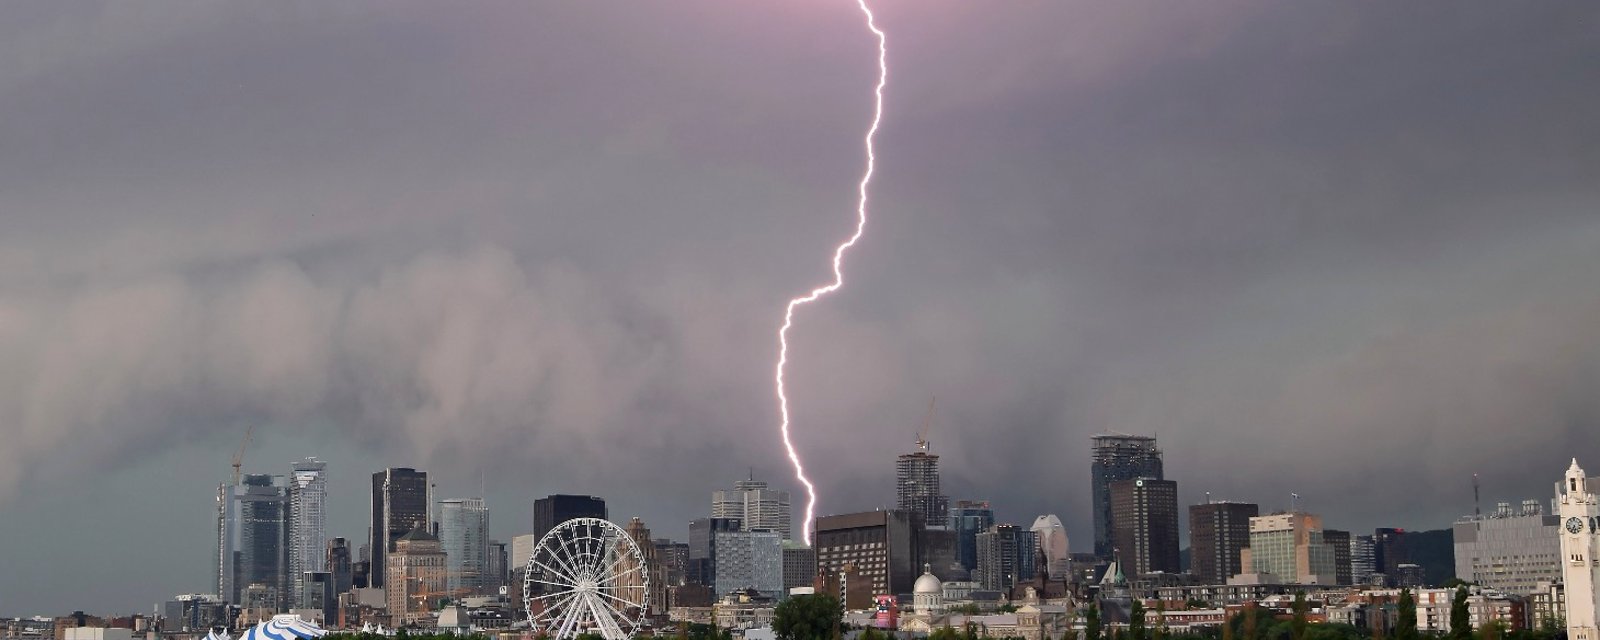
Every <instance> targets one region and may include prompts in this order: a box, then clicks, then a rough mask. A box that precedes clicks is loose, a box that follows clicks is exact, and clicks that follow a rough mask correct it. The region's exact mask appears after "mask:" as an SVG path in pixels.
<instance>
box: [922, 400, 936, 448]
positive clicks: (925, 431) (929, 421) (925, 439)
mask: <svg viewBox="0 0 1600 640" xmlns="http://www.w3.org/2000/svg"><path fill="white" fill-rule="evenodd" d="M938 400H939V398H938V396H934V395H929V396H928V417H926V418H923V420H922V429H921V430H919V431H917V449H919V450H921V451H922V452H923V453H927V452H928V446H929V445H930V444H932V443H930V442H928V427H929V426H930V425H932V424H933V403H935V402H937V401H938Z"/></svg>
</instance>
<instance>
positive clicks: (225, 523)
mask: <svg viewBox="0 0 1600 640" xmlns="http://www.w3.org/2000/svg"><path fill="white" fill-rule="evenodd" d="M288 491H289V488H288V480H287V479H286V478H284V476H274V475H254V474H247V475H245V476H243V477H242V478H241V479H240V481H239V484H223V485H220V486H219V487H218V488H217V593H218V595H219V596H220V597H221V598H222V599H223V600H226V601H228V602H230V603H234V604H243V603H244V594H245V590H246V589H248V588H249V587H251V585H260V589H258V590H257V591H258V592H259V593H268V594H270V597H269V599H270V600H271V602H270V603H268V604H269V606H271V607H272V608H274V609H280V608H282V607H283V606H284V605H286V604H287V603H288V602H289V600H288V599H287V598H288V597H289V594H290V591H289V588H290V585H291V582H290V579H289V554H288V550H287V546H288V542H289V493H288Z"/></svg>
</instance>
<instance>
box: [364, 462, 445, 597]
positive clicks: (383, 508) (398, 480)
mask: <svg viewBox="0 0 1600 640" xmlns="http://www.w3.org/2000/svg"><path fill="white" fill-rule="evenodd" d="M429 494H430V487H429V485H428V473H427V472H426V471H417V470H416V469H412V468H409V467H393V468H389V469H384V470H383V471H379V472H377V473H374V474H372V527H371V529H370V530H369V531H370V533H371V538H370V539H369V540H368V544H369V545H371V546H370V547H369V550H370V553H371V554H372V564H371V568H370V570H369V574H368V575H369V576H370V579H371V581H372V586H374V587H381V586H384V584H383V583H384V580H385V576H386V575H387V571H386V569H385V564H384V563H385V558H386V557H387V556H388V554H389V552H390V551H391V550H393V549H394V543H395V541H396V540H399V539H400V536H403V535H405V534H406V533H407V532H409V531H411V530H412V529H417V528H423V529H426V528H427V527H428V525H429V523H430V522H431V521H432V519H431V518H430V514H429V506H430V502H431V501H430V500H429Z"/></svg>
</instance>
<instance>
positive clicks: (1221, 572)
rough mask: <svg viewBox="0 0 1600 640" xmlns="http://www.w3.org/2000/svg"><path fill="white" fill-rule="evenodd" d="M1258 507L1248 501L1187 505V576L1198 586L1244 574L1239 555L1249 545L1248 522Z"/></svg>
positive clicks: (1224, 581)
mask: <svg viewBox="0 0 1600 640" xmlns="http://www.w3.org/2000/svg"><path fill="white" fill-rule="evenodd" d="M1258 515H1261V507H1259V506H1257V505H1254V504H1250V503H1247V502H1208V503H1206V504H1196V505H1190V506H1189V573H1192V574H1194V575H1195V576H1196V577H1198V578H1199V579H1200V583H1201V584H1227V582H1228V578H1231V577H1233V576H1235V575H1238V574H1240V573H1243V571H1241V570H1240V569H1241V568H1240V566H1239V552H1240V551H1242V550H1244V548H1245V547H1248V546H1250V519H1251V518H1254V517H1256V516H1258Z"/></svg>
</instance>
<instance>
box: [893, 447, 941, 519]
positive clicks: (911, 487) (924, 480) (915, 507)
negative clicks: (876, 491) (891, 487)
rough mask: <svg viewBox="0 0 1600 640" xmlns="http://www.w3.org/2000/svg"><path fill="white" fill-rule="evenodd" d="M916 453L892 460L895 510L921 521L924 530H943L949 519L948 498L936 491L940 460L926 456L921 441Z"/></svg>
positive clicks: (936, 457) (931, 455) (926, 448)
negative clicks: (929, 527)
mask: <svg viewBox="0 0 1600 640" xmlns="http://www.w3.org/2000/svg"><path fill="white" fill-rule="evenodd" d="M917 449H918V450H917V451H914V452H911V453H907V454H902V455H901V456H900V457H899V458H897V459H896V460H895V464H894V483H895V496H896V497H897V498H898V500H899V502H898V505H897V506H898V508H899V509H900V510H902V511H907V512H910V513H911V514H912V515H913V516H914V517H917V518H919V519H921V524H922V525H923V526H929V525H931V526H935V527H939V526H944V524H945V523H946V522H947V521H948V519H949V517H950V497H949V496H946V495H944V494H943V493H941V492H940V490H939V456H938V455H937V454H933V453H929V452H928V441H927V440H924V439H922V438H920V437H919V438H917Z"/></svg>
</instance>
